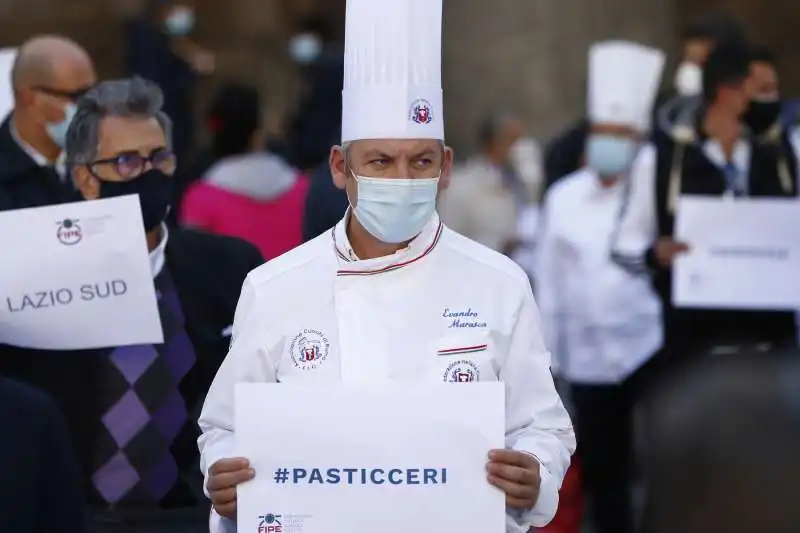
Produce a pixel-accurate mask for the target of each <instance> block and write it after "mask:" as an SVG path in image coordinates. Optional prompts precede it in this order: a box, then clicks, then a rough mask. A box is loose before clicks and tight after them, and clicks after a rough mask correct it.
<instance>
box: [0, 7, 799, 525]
mask: <svg viewBox="0 0 800 533" xmlns="http://www.w3.org/2000/svg"><path fill="white" fill-rule="evenodd" d="M193 25H194V13H193V11H192V10H191V9H190V8H189V7H187V6H184V5H182V4H181V3H180V2H179V1H178V0H175V1H171V0H160V1H154V2H152V3H151V6H150V8H149V9H148V10H147V11H146V12H145V13H144V14H143V15H142V16H141V18H138V19H135V20H131V21H130V22H129V23H128V24H127V25H126V27H125V69H126V72H127V76H126V78H127V79H126V80H119V81H116V82H109V83H107V84H103V85H102V86H101V87H102V90H98V89H97V87H98V85H97V84H98V81H100V80H98V79H97V74H96V72H95V70H94V67H93V62H92V58H91V57H90V56H89V55H88V54H87V53H86V51H85V50H84V49H83V48H82V47H81V46H80V45H79V44H78V43H76V42H74V41H72V40H70V39H67V38H65V37H61V36H57V35H46V36H35V37H32V38H31V39H30V40H28V41H27V42H25V43H20V44H19V47H18V48H17V50H16V57H15V62H14V66H13V70H12V72H11V79H10V82H11V85H12V89H13V94H14V102H13V109H12V110H11V112H10V113H9V115H8V116H7V117H5V118H4V119H3V122H2V126H0V210H3V211H8V210H17V209H24V208H32V207H42V206H48V205H54V204H59V203H65V202H72V201H79V200H93V199H97V198H111V197H115V196H122V195H125V194H138V195H139V197H140V201H141V207H142V215H143V221H144V224H145V231H146V232H147V236H148V245H149V246H150V256H151V260H152V261H153V278H154V282H155V284H156V287H157V288H158V290H159V294H160V300H159V311H160V312H161V313H162V322H164V323H169V324H173V325H174V326H175V331H171V332H166V331H165V343H164V345H163V346H159V347H156V348H153V350H155V351H154V352H153V353H156V352H158V353H159V354H161V355H162V356H163V358H164V360H166V361H171V362H172V363H167V364H166V365H150V366H148V365H146V364H143V363H142V361H143V360H148V361H149V359H148V358H151V355H150V354H149V352H147V353H144V352H143V351H142V350H141V349H139V351H138V352H137V351H136V350H134V351H133V352H131V351H130V350H126V348H130V347H119V348H115V347H110V348H108V349H107V350H90V351H84V352H81V353H65V352H63V351H45V350H32V349H28V348H21V347H15V346H9V345H0V374H1V375H3V376H4V377H8V378H13V379H14V380H16V381H19V382H26V383H27V384H28V385H33V387H34V388H31V389H28V388H26V387H25V386H23V385H20V384H18V383H17V382H16V381H15V382H13V383H12V382H11V381H8V382H6V381H2V382H0V397H2V400H0V424H2V425H3V427H6V428H10V429H8V431H9V432H10V435H9V439H4V442H3V443H2V444H0V463H2V464H1V465H0V471H2V472H3V478H4V481H6V483H4V485H6V489H4V490H2V489H0V492H2V493H3V494H4V495H5V497H4V498H2V499H0V530H2V531H9V532H10V531H15V532H24V533H27V532H39V531H45V529H48V530H49V529H51V528H52V527H53V521H52V517H54V516H55V517H58V521H57V524H58V526H57V527H59V528H61V529H64V530H65V531H68V532H70V533H72V532H75V533H81V532H82V531H84V529H81V528H82V527H83V526H81V525H75V526H74V527H73V526H71V525H69V524H84V518H85V511H86V509H87V508H88V509H89V510H90V511H91V515H92V517H93V518H92V524H93V526H92V529H90V530H91V531H98V532H105V531H108V532H114V533H118V532H148V533H156V532H170V533H179V532H187V533H188V532H197V531H204V530H207V527H208V525H207V522H208V513H209V504H208V502H207V498H206V496H205V495H204V494H203V486H202V484H203V477H202V475H201V474H200V472H199V469H198V466H197V464H198V451H197V447H196V437H197V429H196V418H197V413H198V409H199V407H200V405H201V403H202V401H203V399H204V397H205V393H206V391H207V390H208V388H209V386H210V383H211V380H212V379H213V377H214V375H215V373H216V370H217V368H218V367H219V365H220V363H221V362H222V360H223V359H224V357H225V355H226V352H227V350H228V344H229V342H230V332H229V331H228V332H227V334H226V333H225V332H226V329H227V328H229V327H230V325H231V324H232V323H233V318H234V312H235V309H236V303H237V299H238V298H239V292H240V289H241V286H242V283H243V281H244V279H245V276H246V275H247V274H248V272H250V271H251V270H253V269H254V268H256V267H257V266H259V265H260V264H262V263H263V262H265V261H269V260H271V259H274V258H276V257H278V256H280V255H282V254H283V253H285V252H287V251H289V250H292V249H293V248H295V247H297V246H299V245H301V244H302V243H304V242H306V241H309V240H311V239H313V238H315V237H317V236H318V235H320V234H322V233H324V232H326V231H330V229H331V228H332V227H333V226H335V225H336V224H337V222H339V221H340V220H341V219H342V217H343V215H344V213H345V211H346V210H347V208H348V206H349V201H348V197H347V193H346V192H345V190H344V189H342V188H339V187H337V186H336V184H335V182H334V180H333V179H332V175H331V169H330V165H329V161H328V158H329V153H330V148H331V146H332V145H335V144H337V143H338V142H339V138H340V127H341V118H342V111H341V93H342V85H343V77H342V70H343V60H342V47H341V46H340V45H339V44H338V43H336V42H334V40H333V37H332V35H333V32H332V31H331V30H330V28H328V27H327V26H326V25H325V24H324V23H322V22H320V21H318V20H313V19H310V20H308V21H307V23H306V24H305V25H304V27H303V28H302V31H300V32H299V33H298V34H297V35H296V36H295V37H294V38H293V39H292V40H291V42H290V53H291V55H292V58H293V59H294V60H295V61H296V63H297V65H298V68H299V69H300V71H301V72H302V74H303V78H304V90H303V97H302V99H301V102H300V104H299V106H298V107H297V111H296V112H294V113H293V114H292V115H291V116H289V117H287V118H286V120H285V123H286V125H287V127H286V129H285V132H284V135H282V137H281V138H273V137H271V136H270V135H268V133H267V128H266V125H265V116H266V113H265V109H264V107H265V106H264V101H263V98H262V95H261V94H260V93H259V91H258V90H257V89H256V88H254V87H251V86H248V85H245V84H241V83H238V82H226V83H223V84H222V85H221V86H220V87H218V89H217V91H216V92H215V94H214V97H213V99H212V102H211V103H210V105H209V106H208V109H207V110H205V111H204V112H203V113H202V114H201V115H200V117H199V118H200V120H198V117H197V116H196V115H197V114H196V112H195V106H196V99H195V96H196V91H197V85H198V80H199V78H200V77H201V76H205V75H209V74H212V73H213V72H214V70H215V57H214V53H213V51H212V50H208V49H206V48H205V47H203V45H202V44H201V43H197V42H196V41H195V40H194V38H193V36H192V30H193ZM599 44H602V43H599ZM599 44H598V46H599ZM629 44H630V45H631V46H638V45H635V43H629ZM658 53H659V54H661V55H662V56H660V57H661V58H660V59H658V58H657V59H655V60H654V61H655V63H658V64H659V66H658V67H657V70H658V71H659V72H658V74H657V75H655V76H653V75H652V74H651V75H650V78H648V79H651V80H655V82H654V83H650V85H652V86H653V87H656V86H662V85H664V86H666V87H667V89H666V90H665V91H663V92H660V93H659V94H658V95H655V93H653V96H654V97H653V98H651V99H649V100H648V98H644V97H643V96H642V95H645V94H646V93H648V92H649V91H650V89H649V88H646V87H645V85H646V84H645V85H642V84H640V85H638V86H636V91H635V93H630V94H628V93H625V89H615V88H614V86H613V85H612V84H605V85H603V84H601V85H599V86H596V87H591V86H590V87H589V88H588V91H587V92H588V100H589V102H588V104H589V105H588V106H587V109H588V113H587V116H586V117H585V119H583V120H581V121H579V122H578V123H576V124H570V125H565V129H564V130H563V131H562V132H560V133H559V134H558V135H556V136H555V137H554V138H553V139H550V140H548V142H544V143H543V142H540V140H537V139H535V138H534V137H532V136H531V135H530V134H529V132H528V129H529V128H528V125H527V124H525V122H524V121H523V120H522V119H521V118H520V117H519V116H518V115H516V114H515V113H514V111H513V110H510V109H487V110H486V116H485V119H484V120H483V121H482V122H481V124H480V126H479V128H478V129H477V131H476V132H475V139H476V141H477V147H478V149H477V150H476V151H475V153H472V154H468V155H467V156H466V157H461V154H458V156H459V159H458V163H457V164H456V165H455V167H454V168H453V171H452V173H451V174H450V175H449V176H442V179H443V186H442V191H441V193H440V197H439V200H438V212H439V214H440V216H441V217H442V220H443V221H444V223H445V224H446V225H447V226H448V227H450V228H452V229H453V230H455V231H457V232H459V233H461V234H463V235H465V236H467V237H469V238H470V239H473V240H475V241H477V242H479V243H481V244H483V245H485V246H487V247H489V248H491V249H493V250H495V251H497V252H500V253H502V254H504V255H507V256H509V257H511V258H512V259H513V260H515V261H516V262H517V263H518V264H519V265H520V266H522V267H523V269H524V270H525V271H526V272H527V273H528V275H529V276H530V279H531V281H532V284H533V286H534V292H535V294H536V298H537V303H538V305H539V307H540V310H541V315H542V317H541V318H542V323H543V324H544V329H545V335H546V339H547V343H548V347H549V349H550V350H551V351H552V353H553V368H552V371H553V375H554V377H555V379H556V382H557V385H558V387H559V391H560V393H561V394H562V395H563V399H564V401H565V403H567V404H568V406H569V408H570V410H571V414H572V416H573V418H574V423H575V427H576V432H577V435H578V442H579V447H578V452H577V453H576V456H575V457H574V458H573V465H572V467H571V469H570V471H569V473H568V475H567V478H566V480H565V483H564V485H563V486H562V491H561V507H560V511H559V513H558V515H557V516H556V519H555V521H554V522H553V523H552V524H551V525H550V526H548V527H547V528H546V531H550V532H552V533H573V532H578V531H582V530H583V529H582V528H584V527H589V528H590V529H589V530H590V531H593V532H596V533H633V532H634V531H640V530H642V529H644V530H646V531H648V532H655V533H661V532H664V533H678V532H680V533H693V532H697V533H700V532H703V533H717V532H719V533H738V532H742V533H744V532H753V531H770V532H772V533H783V532H786V533H788V532H794V531H800V517H799V516H797V512H798V511H797V509H798V506H797V505H796V503H794V502H793V500H794V499H796V498H795V496H796V495H797V494H798V492H797V490H796V489H793V488H792V486H793V484H792V481H793V480H794V479H795V478H796V474H798V472H797V467H798V465H800V461H798V459H797V450H799V449H800V436H799V435H798V428H800V419H798V417H800V404H798V396H797V392H796V391H797V390H798V386H800V375H798V369H797V364H796V362H795V359H794V357H795V350H796V345H797V339H798V330H797V325H798V322H797V321H796V315H795V313H794V312H790V311H788V310H787V311H763V310H757V309H732V310H723V311H720V310H707V309H685V308H682V307H679V306H676V305H675V304H674V302H673V301H672V287H671V283H672V280H671V276H672V272H671V267H672V264H673V261H674V260H675V258H676V257H679V256H680V254H682V253H686V252H687V251H688V250H689V248H690V246H691V243H683V242H679V240H678V239H677V238H676V237H674V231H673V225H674V206H673V205H672V202H673V201H674V200H675V198H672V197H677V196H680V195H684V194H704V195H710V196H714V195H716V196H720V195H724V194H730V195H732V196H762V197H777V198H791V197H796V196H797V190H798V185H799V184H800V181H798V172H800V167H799V166H798V155H800V135H799V134H798V133H797V129H796V124H797V123H798V119H800V117H798V116H797V111H796V109H797V108H796V105H795V103H794V102H793V101H792V100H791V99H790V98H789V97H788V95H786V94H784V93H782V92H781V86H780V72H778V70H777V68H776V60H775V56H774V51H771V50H767V49H764V48H761V47H758V46H756V45H754V43H752V42H750V41H749V40H748V38H747V35H746V32H745V31H744V29H743V28H742V26H741V24H740V23H739V22H738V21H736V20H733V19H731V18H729V17H727V16H725V15H720V14H713V15H708V16H705V17H702V18H701V19H698V20H697V21H695V22H694V23H692V24H691V25H689V26H688V27H686V28H685V29H684V32H683V33H682V35H681V41H680V47H679V49H677V50H672V51H659V52H658ZM590 55H591V54H589V55H587V58H588V57H589V56H590ZM663 55H666V56H667V57H670V58H671V59H678V68H677V71H676V72H674V76H673V77H672V81H671V83H666V84H661V83H660V82H661V73H660V71H661V69H662V68H663V65H664V58H663ZM653 57H655V56H653ZM587 64H588V65H589V67H588V68H589V70H590V71H591V70H592V69H593V68H601V69H603V68H605V69H610V70H609V72H610V71H613V72H614V76H617V77H619V78H620V79H621V78H625V77H626V76H629V77H631V78H633V77H636V76H640V75H641V73H636V72H634V66H633V65H620V64H611V65H610V66H609V64H605V66H600V67H597V64H596V65H594V66H593V64H592V62H591V61H590V60H589V59H587ZM598 64H599V63H598ZM626 67H627V68H629V70H626ZM589 79H590V80H591V79H592V76H591V72H590V76H589ZM590 83H591V81H590ZM642 83H644V82H642ZM648 87H649V86H648ZM597 91H601V92H602V91H606V93H604V94H606V95H608V93H615V94H616V95H620V94H622V95H626V96H625V98H627V103H630V104H631V105H633V102H634V101H636V102H637V105H638V106H639V108H638V109H637V110H636V112H633V111H631V112H630V113H627V112H626V111H624V110H622V111H620V112H619V113H616V111H615V112H611V111H608V110H607V111H606V112H602V111H601V112H597V113H595V111H596V110H598V109H601V108H602V104H597V105H594V104H593V102H594V100H593V98H595V99H599V98H602V95H600V96H598V95H597V94H595V93H596V92H597ZM616 91H619V92H616ZM80 99H84V100H83V102H84V104H83V106H82V107H81V109H82V111H81V112H78V106H77V105H76V103H77V102H78V101H79V100H80ZM87 99H88V100H87ZM637 99H638V100H637ZM599 101H600V100H597V101H596V102H599ZM87 102H88V103H87ZM596 102H595V103H596ZM625 103H626V102H623V103H622V104H621V105H622V106H623V107H624V105H625ZM87 106H88V107H87ZM643 106H646V107H647V109H644V107H643ZM87 109H88V110H89V111H87ZM92 110H93V111H92ZM457 112H458V111H457V110H452V109H451V110H448V113H457ZM93 113H94V114H93ZM109 113H110V114H113V115H119V116H122V117H124V116H128V115H136V114H146V115H148V116H154V117H158V119H159V123H160V124H162V125H164V128H162V130H161V131H147V130H136V129H134V128H131V127H130V126H129V125H124V124H120V125H118V126H115V125H114V124H113V123H111V122H104V123H103V125H100V120H99V118H98V117H102V116H105V115H106V114H109ZM615 113H616V114H615ZM201 130H204V131H205V132H206V133H207V135H198V132H199V131H201ZM687 132H688V133H687ZM687 135H688V141H687V140H685V139H686V136H687ZM201 138H204V139H207V143H205V144H199V145H198V144H197V140H198V139H201ZM98 143H100V144H99V149H98ZM78 167H80V171H74V169H76V168H78ZM164 176H168V177H170V178H171V179H170V180H162V179H159V178H162V177H164ZM8 257H10V258H13V253H9V254H8ZM311 305H313V303H312V304H311ZM165 317H167V318H165ZM135 319H136V318H135V317H131V320H135ZM120 327H124V324H120ZM2 341H3V339H0V342H2ZM78 361H79V362H78ZM126 361H127V362H126ZM112 362H114V364H115V365H117V370H118V371H119V374H120V375H122V376H124V379H122V378H121V377H120V378H117V379H116V380H115V379H111V378H109V376H110V372H111V369H110V367H109V365H110V364H111V363H112ZM134 367H135V368H134ZM162 367H163V368H162ZM167 367H170V368H167ZM175 368H178V369H180V370H174V369H175ZM133 374H135V377H131V376H133ZM126 380H127V381H126ZM116 381H120V383H116ZM42 391H46V392H47V393H48V395H47V396H45V395H44V394H42ZM131 391H135V394H132V392H131ZM151 397H152V398H153V399H149V398H151ZM53 398H55V401H53ZM98 398H100V400H98ZM120 398H122V399H120ZM126 401H127V402H128V404H131V403H137V404H144V405H146V406H148V409H147V413H146V416H147V427H148V428H150V432H151V433H154V434H155V433H156V432H157V431H156V430H159V431H161V433H160V435H161V436H160V437H157V436H152V435H149V434H146V433H147V431H145V430H142V427H144V424H145V422H142V426H141V427H133V426H132V424H133V422H132V420H133V419H135V418H136V416H137V415H136V414H135V413H136V409H135V408H133V407H132V406H131V405H127V404H125V402H126ZM170 402H173V403H176V404H180V405H179V406H177V407H176V406H175V405H173V404H172V403H170ZM151 405H152V406H154V407H153V408H152V409H151ZM118 406H125V410H123V408H122V407H118ZM156 406H157V407H158V409H156ZM162 407H163V409H162ZM123 411H124V412H123ZM156 411H158V413H163V416H162V417H161V418H158V413H156ZM115 416H119V417H121V421H120V422H119V424H121V425H120V426H119V427H118V428H117V426H115V425H114V424H115V423H116V422H114V420H112V419H114V417H115ZM142 416H144V415H142ZM98 420H100V421H102V424H99V423H98ZM126 421H127V422H126ZM97 426H102V427H101V428H98V427H97ZM123 452H124V453H123ZM145 494H148V495H149V496H148V497H147V498H145V497H144V495H145ZM128 498H130V499H132V500H133V501H142V500H147V501H149V502H151V503H152V505H151V507H152V508H151V509H146V510H145V512H144V515H142V512H141V509H140V508H139V507H137V508H136V512H137V513H138V514H137V515H136V520H132V521H130V522H129V521H128V520H127V516H128V515H126V512H127V510H126V508H125V505H124V504H121V503H120V502H123V503H124V502H125V501H126V499H128ZM87 502H88V507H87ZM142 516H144V518H142ZM131 524H136V525H131ZM586 524H588V526H587V525H586Z"/></svg>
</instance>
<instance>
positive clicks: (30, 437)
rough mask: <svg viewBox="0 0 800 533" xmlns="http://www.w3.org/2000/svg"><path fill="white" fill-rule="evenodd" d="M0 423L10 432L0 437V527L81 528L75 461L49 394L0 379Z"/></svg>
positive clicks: (76, 532)
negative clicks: (1, 481) (1, 479)
mask: <svg viewBox="0 0 800 533" xmlns="http://www.w3.org/2000/svg"><path fill="white" fill-rule="evenodd" d="M0 427H3V428H6V429H7V430H8V431H9V435H8V437H7V438H5V439H3V440H2V441H1V442H0V472H2V473H3V479H4V480H5V481H6V482H5V483H2V484H0V531H8V532H11V531H13V532H14V533H49V532H51V531H53V530H54V529H58V530H59V531H69V532H71V533H85V532H86V531H87V523H86V512H85V507H84V498H83V491H82V490H81V483H80V475H79V472H78V465H77V463H76V461H75V456H74V454H73V453H72V447H71V446H70V445H69V444H70V443H69V433H67V428H66V426H65V424H64V420H63V419H62V417H61V413H59V412H58V408H57V407H56V405H55V404H54V403H53V401H52V399H51V398H49V397H47V395H45V394H43V393H42V392H40V391H37V390H35V389H32V388H29V387H27V386H25V385H23V384H21V383H17V382H14V381H11V380H8V379H0ZM12 480H13V482H12Z"/></svg>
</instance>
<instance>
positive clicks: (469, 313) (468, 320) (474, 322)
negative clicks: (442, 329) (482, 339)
mask: <svg viewBox="0 0 800 533" xmlns="http://www.w3.org/2000/svg"><path fill="white" fill-rule="evenodd" d="M442 317H443V318H446V319H448V321H450V325H449V326H447V327H448V328H485V327H486V322H484V321H483V319H482V318H481V317H480V315H479V314H478V313H476V312H475V311H473V310H472V308H468V309H467V310H466V311H452V310H451V309H450V308H449V307H445V309H444V311H443V312H442Z"/></svg>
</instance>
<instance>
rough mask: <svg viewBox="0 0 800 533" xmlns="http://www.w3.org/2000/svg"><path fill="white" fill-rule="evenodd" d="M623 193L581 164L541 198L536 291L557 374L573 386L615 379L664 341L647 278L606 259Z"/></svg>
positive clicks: (657, 307) (658, 306)
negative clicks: (581, 167) (542, 199)
mask: <svg viewBox="0 0 800 533" xmlns="http://www.w3.org/2000/svg"><path fill="white" fill-rule="evenodd" d="M623 197H624V186H623V184H621V183H617V184H614V185H611V186H602V185H601V182H600V179H599V178H598V176H597V173H596V172H595V171H593V170H591V169H588V168H585V169H582V170H579V171H577V172H575V173H573V174H572V175H570V176H567V177H566V178H563V179H562V180H560V181H559V182H557V183H556V184H555V185H554V186H553V187H552V188H551V189H550V191H549V192H548V193H547V196H546V198H545V202H544V209H543V214H542V220H541V221H540V233H539V239H538V242H537V248H536V263H535V264H536V267H535V274H536V276H535V279H536V296H537V301H538V302H539V306H540V308H541V310H542V319H543V321H544V325H545V334H546V340H547V343H548V346H550V348H551V350H552V352H553V357H554V363H555V364H554V367H555V368H556V372H557V373H558V374H559V375H560V376H562V377H564V378H566V379H567V380H568V381H570V382H573V383H585V384H615V383H619V382H620V381H622V380H624V379H625V378H627V377H628V376H629V375H630V374H632V373H633V372H634V371H635V370H636V369H638V368H639V367H640V366H641V365H642V364H643V363H645V362H646V361H647V360H648V359H649V358H650V357H651V356H652V355H653V354H654V353H655V352H656V351H657V350H658V349H659V348H660V347H661V344H662V342H663V331H662V322H661V303H660V301H659V299H658V296H657V295H656V294H655V292H654V291H653V289H652V287H651V285H650V280H649V279H648V278H646V277H643V276H636V275H632V274H630V273H628V272H627V271H625V270H623V269H622V268H621V267H619V266H618V265H616V264H615V263H613V262H612V260H611V256H610V242H611V236H612V233H613V231H614V227H615V225H616V221H617V218H618V214H619V210H620V208H621V206H622V201H623Z"/></svg>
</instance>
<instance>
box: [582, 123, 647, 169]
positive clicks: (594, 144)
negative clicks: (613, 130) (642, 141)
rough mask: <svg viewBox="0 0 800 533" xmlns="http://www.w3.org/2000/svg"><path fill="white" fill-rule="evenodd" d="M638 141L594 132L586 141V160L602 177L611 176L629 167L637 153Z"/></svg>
mask: <svg viewBox="0 0 800 533" xmlns="http://www.w3.org/2000/svg"><path fill="white" fill-rule="evenodd" d="M636 147H637V143H636V141H635V140H633V139H626V138H624V137H617V136H615V135H606V134H602V133H598V134H592V135H590V136H589V139H588V140H587V142H586V161H587V163H588V165H589V166H590V167H591V168H593V169H595V170H596V171H597V172H598V174H600V176H601V177H604V178H611V177H615V176H617V175H618V174H621V173H622V172H624V171H625V170H627V169H628V167H629V166H630V164H631V163H632V162H633V158H634V156H635V155H636Z"/></svg>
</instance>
